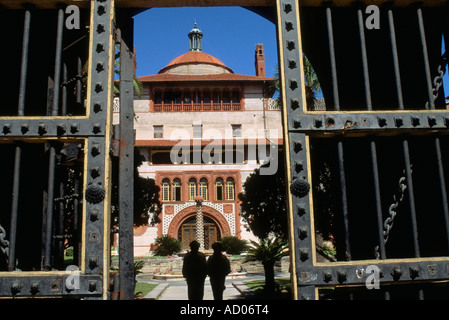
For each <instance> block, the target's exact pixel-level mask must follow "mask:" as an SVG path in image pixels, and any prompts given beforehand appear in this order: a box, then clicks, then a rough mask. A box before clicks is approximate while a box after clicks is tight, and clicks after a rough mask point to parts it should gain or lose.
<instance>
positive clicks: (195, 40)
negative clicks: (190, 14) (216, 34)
mask: <svg viewBox="0 0 449 320" xmlns="http://www.w3.org/2000/svg"><path fill="white" fill-rule="evenodd" d="M202 37H203V33H202V32H201V30H200V29H198V27H197V24H196V19H195V25H194V26H193V29H192V30H190V32H189V39H190V48H189V51H202V49H201V38H202Z"/></svg>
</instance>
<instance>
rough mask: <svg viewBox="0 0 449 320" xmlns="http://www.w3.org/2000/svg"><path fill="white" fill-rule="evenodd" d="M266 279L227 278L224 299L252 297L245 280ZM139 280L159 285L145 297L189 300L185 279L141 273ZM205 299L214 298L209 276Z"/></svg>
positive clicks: (261, 275)
mask: <svg viewBox="0 0 449 320" xmlns="http://www.w3.org/2000/svg"><path fill="white" fill-rule="evenodd" d="M288 276H289V274H278V275H276V277H288ZM256 279H265V276H264V275H263V274H250V275H248V276H247V277H245V278H240V279H226V290H225V291H224V292H223V300H246V299H250V298H251V292H250V290H249V288H248V287H247V286H246V285H244V284H243V282H244V281H250V280H256ZM137 281H139V282H147V283H155V284H158V286H157V287H156V288H155V289H153V290H152V291H151V292H150V293H149V294H147V295H146V296H145V297H144V298H143V299H149V300H188V297H187V283H186V281H185V280H184V279H179V280H170V281H167V280H154V279H148V276H145V274H141V275H139V276H137ZM204 300H214V297H213V294H212V288H211V285H210V282H209V278H207V279H206V281H205V283H204Z"/></svg>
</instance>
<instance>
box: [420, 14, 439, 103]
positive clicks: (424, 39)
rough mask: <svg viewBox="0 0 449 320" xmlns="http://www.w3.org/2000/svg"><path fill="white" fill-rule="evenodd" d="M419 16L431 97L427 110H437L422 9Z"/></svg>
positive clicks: (428, 91)
mask: <svg viewBox="0 0 449 320" xmlns="http://www.w3.org/2000/svg"><path fill="white" fill-rule="evenodd" d="M417 15H418V25H419V35H420V38H421V46H422V54H423V63H424V68H425V71H426V84H427V94H428V95H429V104H428V105H427V104H426V109H429V108H430V109H431V110H434V109H435V100H434V97H433V89H432V75H431V73H430V64H429V54H428V52H427V40H426V31H425V28H424V19H423V15H422V9H421V8H418V9H417Z"/></svg>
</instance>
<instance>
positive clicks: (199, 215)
mask: <svg viewBox="0 0 449 320" xmlns="http://www.w3.org/2000/svg"><path fill="white" fill-rule="evenodd" d="M203 201H204V199H203V197H201V196H198V197H196V198H195V202H196V241H198V242H199V243H200V250H204V220H203Z"/></svg>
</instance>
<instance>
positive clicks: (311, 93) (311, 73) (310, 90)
mask: <svg viewBox="0 0 449 320" xmlns="http://www.w3.org/2000/svg"><path fill="white" fill-rule="evenodd" d="M303 65H304V81H305V88H306V102H307V106H312V105H313V104H314V102H315V99H316V95H317V94H318V93H319V92H320V91H321V85H320V82H319V81H318V77H317V75H316V73H315V70H314V69H313V66H312V64H311V63H310V61H309V59H307V57H306V56H305V55H304V54H303ZM274 78H275V80H273V81H272V82H271V83H270V85H269V91H270V94H271V95H273V94H274V93H275V92H280V90H281V82H280V78H279V66H278V67H277V68H276V70H275V74H274ZM278 103H280V99H278Z"/></svg>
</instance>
